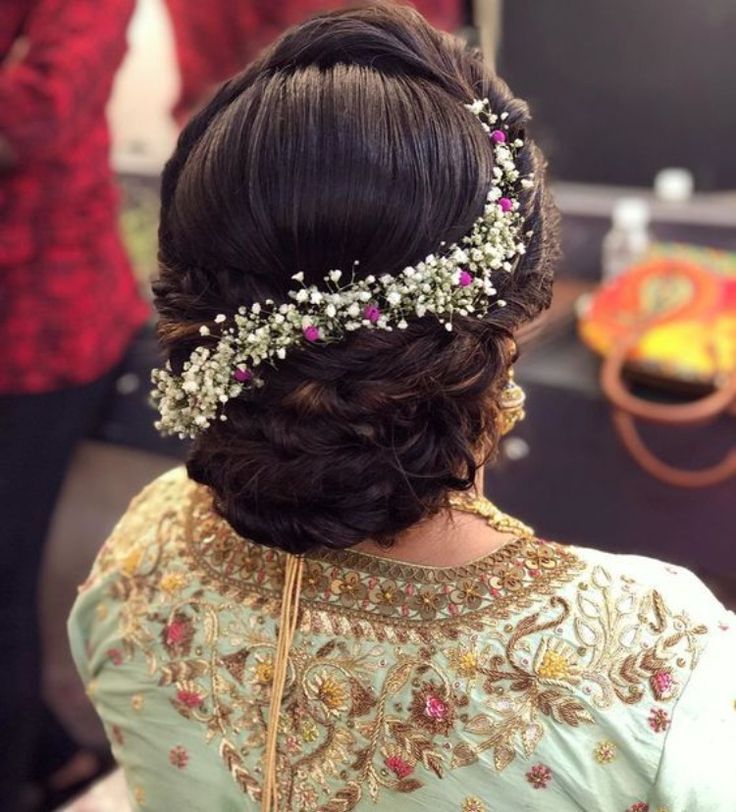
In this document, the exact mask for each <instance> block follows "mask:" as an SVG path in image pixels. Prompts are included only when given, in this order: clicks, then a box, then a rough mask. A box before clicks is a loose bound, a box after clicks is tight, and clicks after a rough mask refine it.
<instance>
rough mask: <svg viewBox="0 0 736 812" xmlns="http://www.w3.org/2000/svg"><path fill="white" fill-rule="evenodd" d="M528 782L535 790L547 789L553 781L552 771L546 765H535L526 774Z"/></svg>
mask: <svg viewBox="0 0 736 812" xmlns="http://www.w3.org/2000/svg"><path fill="white" fill-rule="evenodd" d="M526 780H527V781H528V782H529V783H530V784H531V785H532V786H533V787H534V789H547V785H548V784H549V782H550V781H551V780H552V770H550V768H549V767H547V766H545V765H544V764H535V765H534V766H533V767H532V768H531V770H529V772H528V773H527V774H526Z"/></svg>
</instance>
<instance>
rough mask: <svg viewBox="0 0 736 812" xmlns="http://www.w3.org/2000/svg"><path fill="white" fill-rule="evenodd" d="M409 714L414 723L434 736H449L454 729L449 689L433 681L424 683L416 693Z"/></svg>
mask: <svg viewBox="0 0 736 812" xmlns="http://www.w3.org/2000/svg"><path fill="white" fill-rule="evenodd" d="M409 713H410V714H411V719H412V721H413V722H414V723H415V724H416V725H418V726H419V727H421V728H424V730H426V731H427V732H428V733H431V734H432V735H436V734H439V735H441V736H447V734H448V733H449V732H450V728H451V727H452V723H453V718H454V711H453V708H452V705H451V703H450V700H449V699H448V697H447V688H446V687H445V686H444V685H436V684H435V683H434V682H433V681H432V680H430V681H429V682H423V683H422V684H421V686H420V687H419V688H418V689H417V690H415V691H414V694H413V696H412V701H411V705H410V706H409Z"/></svg>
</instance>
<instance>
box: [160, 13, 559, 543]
mask: <svg viewBox="0 0 736 812" xmlns="http://www.w3.org/2000/svg"><path fill="white" fill-rule="evenodd" d="M474 98H488V99H489V101H490V103H491V107H492V109H494V110H495V111H498V112H501V111H505V112H507V113H508V118H507V119H506V123H507V124H508V125H509V132H510V136H511V137H512V138H513V137H522V138H523V139H524V141H525V146H524V147H523V149H521V150H520V152H519V155H518V156H517V161H516V162H517V166H518V168H519V171H520V172H521V173H522V174H524V175H528V174H531V173H533V175H534V179H535V182H534V187H533V188H532V189H531V190H530V191H529V192H528V193H527V194H525V195H524V196H523V198H522V199H521V202H522V210H523V214H524V217H525V228H526V229H528V230H530V231H531V232H532V234H531V237H530V238H529V239H528V241H527V253H526V254H525V255H524V256H522V257H521V258H520V260H519V262H518V264H517V267H516V268H515V270H514V273H513V274H506V273H504V272H500V273H499V275H498V279H497V280H496V279H494V284H495V286H496V287H497V289H498V291H499V296H501V297H502V298H503V299H504V300H505V301H506V302H507V306H506V307H505V308H503V309H494V310H493V312H490V313H489V314H488V316H487V317H486V318H484V319H481V320H479V319H476V318H466V319H464V318H457V319H455V321H454V330H453V331H452V332H447V331H446V330H444V329H442V327H441V325H439V324H438V323H437V321H436V320H435V319H432V318H429V317H425V318H424V319H417V320H414V321H412V322H410V324H409V327H408V329H407V330H405V331H401V332H383V331H365V330H360V331H357V332H356V333H354V334H352V335H350V336H349V338H347V339H346V340H345V341H342V342H339V343H336V344H330V345H326V346H321V345H320V346H308V347H304V348H300V349H299V350H298V351H295V352H294V353H293V354H290V355H289V356H288V358H287V359H286V360H285V361H283V362H281V363H280V364H279V367H278V370H275V371H273V372H272V373H270V374H269V375H268V378H267V381H266V385H265V386H264V387H263V388H262V389H260V390H258V391H257V393H256V394H255V395H253V396H248V397H242V398H236V399H234V400H232V401H230V402H228V403H227V405H226V408H225V413H226V415H227V421H226V422H224V423H220V422H218V423H217V424H215V425H212V426H211V427H210V428H209V429H208V430H207V431H206V432H204V433H203V434H202V435H201V436H200V437H198V438H197V439H196V441H195V442H194V445H193V448H192V452H191V457H190V460H189V462H188V470H189V474H190V476H191V477H192V478H193V479H195V480H197V481H198V482H201V483H204V484H206V485H208V486H210V487H211V489H212V491H213V493H214V498H215V505H216V507H217V509H218V510H219V511H220V512H221V514H222V515H223V516H224V517H225V518H226V519H227V520H228V521H229V523H230V524H231V525H232V526H233V528H234V529H235V530H236V531H237V532H238V533H240V534H241V535H243V536H246V537H248V538H251V539H253V540H254V541H256V542H259V543H262V544H267V545H273V546H277V547H279V548H282V549H285V550H288V551H290V552H295V553H301V552H305V551H307V550H308V549H310V548H311V547H314V546H315V545H319V544H325V545H329V546H335V547H348V546H350V545H352V544H356V543H357V542H359V541H361V540H363V539H366V538H373V539H376V540H378V541H381V542H384V543H388V542H390V541H391V539H392V538H393V537H395V536H396V535H397V534H398V533H400V532H401V531H402V530H404V529H406V528H408V527H409V526H411V525H413V524H415V523H416V522H418V521H420V520H422V519H424V518H426V517H428V516H430V515H432V514H434V513H436V512H437V511H438V510H440V509H442V508H443V507H444V506H445V505H446V504H447V497H448V494H449V492H450V491H453V490H466V489H468V488H470V487H471V486H472V483H473V481H474V478H475V473H476V470H477V467H478V465H479V464H481V462H482V460H481V456H482V455H484V454H485V455H489V454H491V453H492V451H493V449H494V448H495V445H496V441H497V429H496V415H497V410H498V406H497V397H498V392H499V390H500V388H501V386H502V385H503V383H504V382H505V377H506V374H507V370H508V366H509V364H510V363H511V361H512V360H513V359H512V358H511V357H510V354H511V352H512V350H511V342H510V341H509V339H510V337H511V336H512V334H513V331H514V330H515V329H516V328H517V327H518V326H519V325H520V324H522V323H523V322H525V321H527V320H529V319H530V318H532V317H534V316H535V315H537V314H538V313H539V311H540V310H541V309H543V308H544V307H546V306H548V304H549V301H550V297H551V282H552V273H553V267H554V263H555V261H556V258H557V216H556V212H555V210H554V208H553V206H552V205H551V202H550V199H549V195H548V192H547V189H546V184H545V168H544V162H543V159H542V157H541V154H540V153H539V151H538V149H537V148H536V146H535V145H534V143H533V142H532V141H531V139H530V138H529V136H528V133H526V128H527V125H528V120H529V115H528V110H527V107H526V105H525V104H524V102H522V101H520V100H519V99H516V98H514V96H513V95H512V94H511V92H510V91H509V89H508V87H507V86H506V85H505V84H504V82H503V81H501V80H500V79H499V78H498V77H496V76H495V75H494V74H493V73H492V72H491V71H490V70H489V69H488V68H487V67H485V66H484V65H483V63H482V60H481V58H480V56H479V55H478V54H477V53H475V52H473V51H469V50H467V49H466V48H465V47H464V45H463V44H462V43H461V42H460V41H459V40H458V39H456V38H454V37H451V36H449V35H447V34H443V33H440V32H438V31H436V30H435V29H433V28H432V27H431V26H429V25H428V24H427V23H426V21H425V20H424V19H423V18H422V17H421V16H420V15H419V14H418V13H416V12H415V11H413V10H411V9H409V8H405V7H400V6H394V5H387V4H378V5H371V6H367V7H362V8H355V9H350V10H347V11H340V12H333V13H327V14H322V15H320V16H317V17H315V18H314V19H311V20H309V21H307V22H305V23H303V24H302V25H299V26H296V27H295V28H292V29H290V30H289V31H287V32H286V33H285V34H284V35H283V36H282V37H281V38H280V39H279V40H277V42H276V43H274V45H273V46H271V48H269V49H268V50H267V51H266V52H265V53H264V54H263V55H262V56H261V57H260V58H259V59H257V60H256V61H255V62H254V63H253V64H252V65H251V66H250V67H248V68H247V69H246V70H245V71H244V72H243V73H241V74H239V75H238V76H236V77H234V78H233V79H231V80H230V81H229V82H227V83H226V84H225V85H223V87H222V88H221V89H220V91H219V92H218V93H217V94H216V96H215V97H214V98H213V99H212V101H211V102H210V103H209V104H208V105H207V106H206V107H205V108H204V109H203V110H202V111H201V112H200V113H199V114H198V115H197V116H196V117H195V118H194V119H193V120H192V121H191V122H190V124H189V125H188V126H187V127H186V128H185V130H184V131H183V132H182V134H181V136H180V138H179V142H178V145H177V148H176V151H175V153H174V155H173V157H172V158H171V160H170V161H169V163H168V164H167V166H166V169H165V171H164V175H163V181H162V207H161V225H160V232H159V237H160V252H159V259H160V268H161V270H160V278H159V279H158V280H157V281H156V282H155V283H154V293H155V303H156V307H157V308H158V311H159V314H160V321H159V334H160V337H161V340H162V343H163V345H164V348H165V349H166V351H167V353H168V355H169V358H170V360H171V363H172V366H173V367H174V369H177V367H180V366H181V364H182V363H183V362H184V360H186V358H188V356H189V354H190V353H191V352H192V350H193V349H194V348H195V347H196V346H198V344H199V343H200V342H201V341H202V338H201V336H200V335H199V326H200V325H201V324H202V323H203V322H208V321H212V320H213V319H214V317H215V315H216V314H217V313H220V312H223V311H235V310H236V309H237V308H238V307H239V306H240V305H245V306H250V305H252V304H253V303H254V302H259V301H264V300H265V299H267V298H271V299H274V300H275V301H277V302H278V301H283V299H284V297H285V296H286V293H287V291H288V290H289V288H290V287H291V285H292V281H291V277H292V275H293V274H294V273H295V272H296V271H297V270H299V271H302V272H304V277H305V282H306V283H307V284H310V283H318V282H319V280H321V279H322V277H323V276H324V275H325V273H326V272H327V271H328V270H329V269H330V268H346V267H351V266H352V264H353V262H354V261H356V260H357V261H359V263H360V264H359V266H358V276H360V277H363V276H367V275H369V274H375V275H380V274H381V273H395V272H397V271H398V270H400V269H401V268H403V267H404V266H407V265H411V264H413V263H415V262H416V261H417V260H418V259H420V258H422V257H424V256H426V255H427V254H430V253H432V252H434V251H437V250H438V249H439V246H440V244H441V243H443V242H446V243H451V242H454V241H456V240H457V239H459V238H460V237H462V236H463V234H465V233H466V232H467V231H468V229H469V228H470V226H471V225H472V224H473V222H474V220H475V219H476V218H477V217H478V215H479V213H480V211H481V210H482V207H483V204H484V202H485V197H486V194H487V191H488V189H489V187H490V185H491V178H492V172H493V150H492V148H491V145H490V143H489V140H488V136H487V135H486V133H485V132H484V130H483V129H482V128H481V127H480V126H479V125H478V123H477V121H476V120H474V118H473V117H472V116H470V115H468V112H467V110H465V109H464V105H465V104H468V103H469V102H471V101H472V100H473V99H474Z"/></svg>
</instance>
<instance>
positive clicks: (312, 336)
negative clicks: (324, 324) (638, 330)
mask: <svg viewBox="0 0 736 812" xmlns="http://www.w3.org/2000/svg"><path fill="white" fill-rule="evenodd" d="M302 332H303V333H304V338H306V339H307V341H319V327H315V326H314V325H313V324H308V325H307V326H306V327H305V328H304V329H303V330H302Z"/></svg>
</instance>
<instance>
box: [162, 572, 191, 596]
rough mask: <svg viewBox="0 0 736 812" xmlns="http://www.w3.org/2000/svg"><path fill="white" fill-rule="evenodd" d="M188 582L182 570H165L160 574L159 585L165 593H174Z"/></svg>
mask: <svg viewBox="0 0 736 812" xmlns="http://www.w3.org/2000/svg"><path fill="white" fill-rule="evenodd" d="M188 583H189V579H188V578H187V576H186V575H184V573H183V572H165V573H164V574H163V575H162V576H161V581H160V582H159V586H160V587H161V589H162V590H163V591H164V592H165V593H166V594H167V595H176V593H177V592H179V591H180V590H182V589H183V588H184V587H185V586H186V585H187V584H188Z"/></svg>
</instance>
